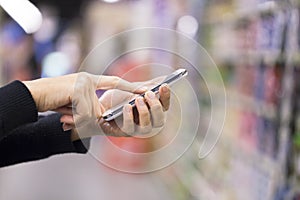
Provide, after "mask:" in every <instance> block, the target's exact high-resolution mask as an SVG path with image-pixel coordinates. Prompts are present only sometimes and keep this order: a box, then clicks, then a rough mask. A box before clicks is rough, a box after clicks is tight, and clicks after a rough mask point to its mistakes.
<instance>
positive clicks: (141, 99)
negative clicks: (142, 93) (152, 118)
mask: <svg viewBox="0 0 300 200" xmlns="http://www.w3.org/2000/svg"><path fill="white" fill-rule="evenodd" d="M137 101H138V103H139V105H140V106H144V105H145V102H144V99H143V98H138V99H137Z"/></svg>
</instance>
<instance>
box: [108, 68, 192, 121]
mask: <svg viewBox="0 0 300 200" xmlns="http://www.w3.org/2000/svg"><path fill="white" fill-rule="evenodd" d="M187 74H188V71H187V70H186V69H178V70H176V71H175V72H173V73H172V74H170V75H168V76H167V77H166V78H165V79H164V80H163V81H162V82H161V83H160V84H158V85H156V86H155V87H153V88H152V89H151V90H150V91H152V92H154V93H155V94H157V93H158V91H159V87H160V86H161V85H163V84H168V85H172V84H173V83H175V82H177V81H179V80H181V79H182V78H183V77H185V76H186V75H187ZM140 96H142V97H144V96H145V93H144V94H141V95H140ZM126 104H130V105H132V107H135V98H134V99H132V100H130V101H129V102H127V103H126ZM124 105H125V103H123V104H120V105H117V106H115V107H113V108H111V109H109V110H107V111H105V112H104V113H103V115H102V117H103V119H104V120H105V121H111V120H113V119H115V118H117V117H119V116H120V115H122V113H123V106H124Z"/></svg>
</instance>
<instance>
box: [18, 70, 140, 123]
mask: <svg viewBox="0 0 300 200" xmlns="http://www.w3.org/2000/svg"><path fill="white" fill-rule="evenodd" d="M23 83H24V84H25V85H26V86H27V88H28V89H29V91H30V92H31V94H32V97H33V99H34V101H35V103H36V106H37V109H38V111H41V112H43V111H48V110H56V111H58V112H61V113H62V114H64V116H63V117H62V119H61V121H62V122H63V123H68V124H72V123H73V124H74V122H75V121H76V124H77V125H78V126H80V124H85V123H87V122H88V121H90V120H93V119H97V118H100V117H101V115H102V110H101V106H100V105H99V102H98V98H97V96H96V93H95V91H96V90H97V89H103V90H107V89H119V90H124V91H129V92H134V93H142V92H145V90H144V89H138V86H139V85H138V84H137V83H130V82H128V81H125V80H123V79H121V78H119V77H116V76H101V75H100V76H98V75H93V74H89V73H86V72H80V73H75V74H69V75H65V76H60V77H54V78H41V79H37V80H33V81H24V82H23ZM72 111H73V112H72ZM70 113H72V114H73V115H72V114H70Z"/></svg>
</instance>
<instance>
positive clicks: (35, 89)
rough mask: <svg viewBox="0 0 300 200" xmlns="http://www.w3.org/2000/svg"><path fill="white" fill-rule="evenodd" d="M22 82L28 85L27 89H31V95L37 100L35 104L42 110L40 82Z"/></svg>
mask: <svg viewBox="0 0 300 200" xmlns="http://www.w3.org/2000/svg"><path fill="white" fill-rule="evenodd" d="M22 83H23V84H24V85H25V86H26V87H27V89H28V90H29V91H30V93H31V96H32V98H33V100H34V102H35V105H36V107H37V110H38V111H41V106H40V105H39V102H40V100H39V99H40V96H41V94H40V89H39V87H38V84H36V81H35V80H33V81H22Z"/></svg>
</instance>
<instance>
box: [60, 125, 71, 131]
mask: <svg viewBox="0 0 300 200" xmlns="http://www.w3.org/2000/svg"><path fill="white" fill-rule="evenodd" d="M62 128H63V130H64V131H69V130H71V129H72V126H70V125H68V124H63V126H62Z"/></svg>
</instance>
